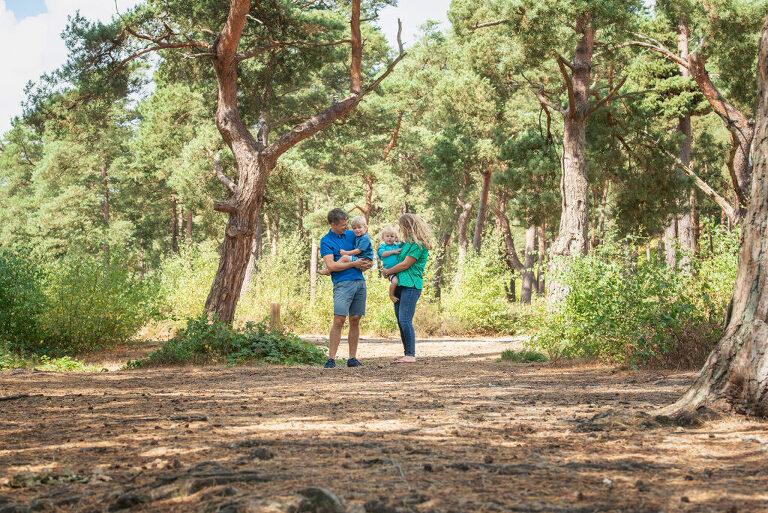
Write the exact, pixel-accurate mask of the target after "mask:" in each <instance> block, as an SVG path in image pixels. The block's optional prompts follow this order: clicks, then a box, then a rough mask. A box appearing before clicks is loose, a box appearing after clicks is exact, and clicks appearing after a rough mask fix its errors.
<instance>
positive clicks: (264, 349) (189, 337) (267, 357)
mask: <svg viewBox="0 0 768 513" xmlns="http://www.w3.org/2000/svg"><path fill="white" fill-rule="evenodd" d="M326 358H327V356H326V354H325V352H324V351H323V350H322V349H321V348H319V347H317V346H316V345H314V344H312V343H310V342H305V341H303V340H301V339H300V338H299V337H297V336H296V335H294V334H292V333H288V332H286V331H282V330H280V329H273V328H270V327H269V326H267V325H266V323H265V322H260V323H253V322H249V323H246V324H245V325H244V326H243V327H242V328H233V327H231V326H229V325H227V324H224V323H221V322H218V321H216V320H214V321H213V322H209V321H208V318H207V317H206V316H205V315H201V316H198V317H196V318H193V319H189V321H188V322H187V326H186V327H185V328H182V329H180V330H179V331H178V333H177V334H176V336H175V337H174V338H172V339H171V340H169V341H168V342H166V343H164V344H163V345H162V346H161V347H160V348H159V349H158V350H156V351H154V352H153V353H151V354H149V355H147V356H146V357H145V358H142V359H140V360H133V361H129V362H128V365H127V366H128V367H129V368H138V367H148V366H153V365H183V364H198V365H204V364H216V363H228V364H238V363H252V362H264V363H271V364H281V365H302V364H305V365H306V364H309V365H317V364H321V363H323V362H325V360H326Z"/></svg>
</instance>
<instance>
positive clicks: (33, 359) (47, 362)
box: [0, 348, 97, 372]
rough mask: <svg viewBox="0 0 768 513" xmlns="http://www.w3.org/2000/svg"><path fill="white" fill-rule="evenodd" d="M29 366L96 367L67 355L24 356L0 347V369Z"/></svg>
mask: <svg viewBox="0 0 768 513" xmlns="http://www.w3.org/2000/svg"><path fill="white" fill-rule="evenodd" d="M18 368H30V369H38V370H44V371H60V372H68V371H95V370H97V368H96V367H92V366H88V365H85V364H84V363H83V362H81V361H80V360H76V359H74V358H71V357H69V356H62V357H60V358H50V357H48V356H35V355H28V356H24V355H22V354H20V353H19V352H17V351H9V350H7V349H3V348H0V370H4V369H18Z"/></svg>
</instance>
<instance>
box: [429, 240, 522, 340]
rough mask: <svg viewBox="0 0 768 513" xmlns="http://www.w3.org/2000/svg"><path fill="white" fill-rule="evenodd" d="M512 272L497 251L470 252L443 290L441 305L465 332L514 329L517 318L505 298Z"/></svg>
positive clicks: (496, 331)
mask: <svg viewBox="0 0 768 513" xmlns="http://www.w3.org/2000/svg"><path fill="white" fill-rule="evenodd" d="M511 277H512V275H511V273H510V272H509V270H508V269H507V268H506V267H505V264H504V262H503V261H502V260H501V258H499V256H498V254H497V253H496V252H491V251H487V252H486V253H483V254H480V255H477V254H474V253H472V254H470V255H468V256H467V260H466V261H465V263H464V268H463V269H462V272H461V273H460V274H458V275H457V276H455V277H454V280H453V283H452V284H451V287H450V288H449V290H448V291H447V292H446V293H445V294H443V298H442V303H441V307H442V309H443V310H444V311H445V312H446V313H447V314H448V316H449V317H450V318H453V319H456V320H457V321H458V322H459V323H460V324H461V326H462V328H463V331H464V332H468V333H514V331H515V329H516V319H515V316H514V315H513V313H512V310H511V306H510V303H509V302H508V301H507V299H506V289H505V286H506V285H508V284H509V282H510V279H511Z"/></svg>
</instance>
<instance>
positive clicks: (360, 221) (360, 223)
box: [349, 216, 368, 228]
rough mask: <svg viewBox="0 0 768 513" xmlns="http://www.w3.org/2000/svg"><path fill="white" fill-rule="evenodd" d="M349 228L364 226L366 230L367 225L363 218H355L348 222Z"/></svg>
mask: <svg viewBox="0 0 768 513" xmlns="http://www.w3.org/2000/svg"><path fill="white" fill-rule="evenodd" d="M349 226H351V227H352V228H354V227H355V226H365V227H366V228H367V227H368V223H366V222H365V216H355V217H353V218H352V219H350V220H349Z"/></svg>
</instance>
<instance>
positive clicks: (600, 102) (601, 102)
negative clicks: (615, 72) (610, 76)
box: [586, 76, 627, 116]
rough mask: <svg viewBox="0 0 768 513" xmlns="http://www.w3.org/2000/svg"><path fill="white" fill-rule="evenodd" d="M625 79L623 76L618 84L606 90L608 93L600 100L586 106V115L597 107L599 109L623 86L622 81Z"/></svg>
mask: <svg viewBox="0 0 768 513" xmlns="http://www.w3.org/2000/svg"><path fill="white" fill-rule="evenodd" d="M626 81H627V77H626V76H625V77H624V78H622V79H621V80H620V81H619V85H617V86H616V87H614V88H613V89H611V90H610V91H608V94H606V95H605V96H604V97H603V98H602V99H601V100H598V101H597V102H595V103H594V105H593V106H592V107H590V108H588V109H587V114H586V115H587V116H589V115H590V114H592V113H593V112H595V111H596V110H597V109H599V108H600V107H602V106H603V105H605V104H606V103H608V102H610V101H611V100H612V99H614V98H613V97H614V96H615V95H616V93H618V92H619V89H621V86H623V85H624V82H626ZM623 96H626V95H623Z"/></svg>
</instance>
